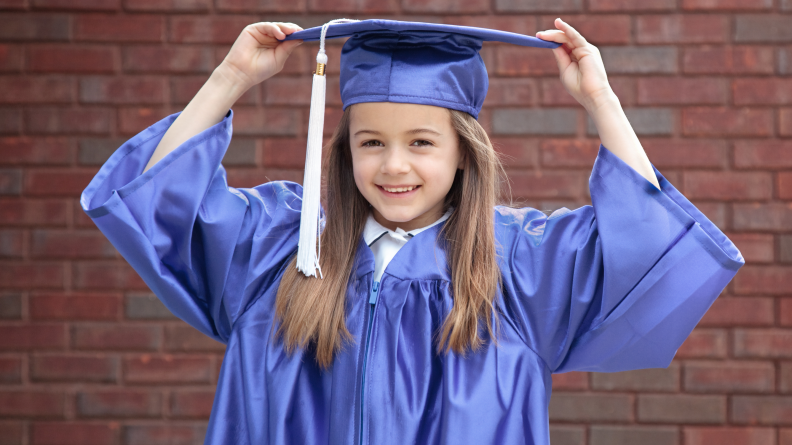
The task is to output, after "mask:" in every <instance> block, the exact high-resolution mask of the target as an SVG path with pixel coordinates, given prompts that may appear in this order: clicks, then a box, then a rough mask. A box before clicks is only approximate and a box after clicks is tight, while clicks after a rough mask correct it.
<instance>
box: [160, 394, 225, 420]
mask: <svg viewBox="0 0 792 445" xmlns="http://www.w3.org/2000/svg"><path fill="white" fill-rule="evenodd" d="M213 403H214V391H206V390H204V391H202V390H197V391H196V390H185V391H174V392H173V393H171V399H170V413H171V416H172V417H178V418H193V419H208V418H209V414H211V412H212V404H213Z"/></svg>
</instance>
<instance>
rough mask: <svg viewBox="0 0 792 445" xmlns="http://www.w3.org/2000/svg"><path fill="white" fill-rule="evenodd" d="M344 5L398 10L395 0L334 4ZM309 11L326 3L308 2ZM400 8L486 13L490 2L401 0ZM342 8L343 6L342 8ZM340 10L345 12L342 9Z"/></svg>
mask: <svg viewBox="0 0 792 445" xmlns="http://www.w3.org/2000/svg"><path fill="white" fill-rule="evenodd" d="M334 3H336V4H338V3H342V4H344V3H346V4H349V6H350V7H351V8H352V10H356V9H357V8H358V7H360V4H361V3H363V5H365V6H364V8H366V10H367V11H369V12H373V11H377V12H395V11H398V10H399V3H398V2H397V1H396V0H362V1H361V0H354V1H351V0H341V1H336V2H334ZM309 4H310V5H311V10H317V9H318V10H323V9H325V8H326V7H327V5H328V3H327V2H320V1H319V0H309ZM338 6H341V5H338ZM401 7H402V10H403V11H404V12H407V13H419V14H420V13H430V14H431V13H438V12H439V13H444V14H453V13H458V12H460V13H475V12H481V13H486V12H488V11H489V8H490V2H489V1H488V0H463V1H454V0H403V1H402V2H401ZM342 8H343V6H342ZM342 10H346V8H343V9H342Z"/></svg>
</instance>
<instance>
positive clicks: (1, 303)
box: [0, 291, 24, 320]
mask: <svg viewBox="0 0 792 445" xmlns="http://www.w3.org/2000/svg"><path fill="white" fill-rule="evenodd" d="M23 304H24V302H23V300H22V292H14V291H10V292H9V291H6V292H0V319H2V320H21V319H22V309H23V308H22V306H23Z"/></svg>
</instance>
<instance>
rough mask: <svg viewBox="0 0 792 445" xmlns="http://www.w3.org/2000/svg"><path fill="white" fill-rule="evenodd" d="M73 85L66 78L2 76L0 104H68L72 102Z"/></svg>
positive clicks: (0, 80)
mask: <svg viewBox="0 0 792 445" xmlns="http://www.w3.org/2000/svg"><path fill="white" fill-rule="evenodd" d="M73 84H74V83H73V82H72V80H71V79H70V78H68V77H54V76H2V77H0V103H7V104H27V103H70V102H72V101H73V100H74V94H73V92H74V86H73Z"/></svg>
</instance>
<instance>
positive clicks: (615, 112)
mask: <svg viewBox="0 0 792 445" xmlns="http://www.w3.org/2000/svg"><path fill="white" fill-rule="evenodd" d="M587 111H588V113H589V116H591V119H592V120H593V121H594V124H595V125H596V126H597V132H598V133H599V137H600V141H601V142H602V145H604V146H605V147H606V148H607V149H608V150H610V151H611V152H613V154H615V155H616V156H618V157H619V159H621V160H622V161H624V162H625V163H627V165H629V166H630V167H632V168H633V169H634V170H635V171H637V172H638V173H639V174H640V175H641V176H643V177H644V178H646V179H647V180H648V181H649V182H651V183H652V184H654V186H655V187H657V189H658V190H659V189H660V184H659V183H658V182H657V175H655V173H654V170H653V169H652V165H651V163H650V162H649V157H648V156H646V153H645V152H644V150H643V147H642V146H641V142H640V141H639V140H638V136H637V135H636V134H635V131H634V130H633V128H632V125H630V121H628V120H627V116H626V115H625V114H624V110H623V109H622V107H621V103H620V102H619V99H618V97H616V95H615V94H613V93H612V92H611V93H610V94H608V95H607V97H605V98H603V99H602V100H601V101H599V102H597V103H596V104H592V105H591V106H590V107H587Z"/></svg>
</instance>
